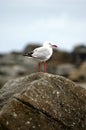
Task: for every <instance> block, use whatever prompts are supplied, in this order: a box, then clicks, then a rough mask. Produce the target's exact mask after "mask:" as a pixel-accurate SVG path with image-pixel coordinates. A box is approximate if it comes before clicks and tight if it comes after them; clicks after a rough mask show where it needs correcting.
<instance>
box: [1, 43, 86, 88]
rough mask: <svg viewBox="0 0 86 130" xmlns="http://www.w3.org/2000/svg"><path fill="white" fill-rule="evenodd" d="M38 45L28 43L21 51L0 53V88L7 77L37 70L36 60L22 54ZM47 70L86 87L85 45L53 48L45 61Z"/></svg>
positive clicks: (14, 76) (10, 77)
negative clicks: (67, 49) (71, 47)
mask: <svg viewBox="0 0 86 130" xmlns="http://www.w3.org/2000/svg"><path fill="white" fill-rule="evenodd" d="M39 46H40V44H39V43H38V44H37V43H36V44H34V43H33V44H32V43H28V44H27V46H26V47H25V48H24V50H23V51H21V52H10V53H6V54H0V88H1V87H2V86H3V85H4V84H5V82H6V81H8V80H9V79H12V78H16V77H20V76H24V75H28V74H31V73H34V72H37V62H36V61H34V60H33V59H31V58H28V57H25V56H23V54H24V53H26V52H28V51H31V50H33V49H34V48H36V47H39ZM41 70H42V71H43V64H41ZM47 72H49V73H53V74H59V75H62V76H65V77H67V78H69V79H71V80H73V81H75V82H77V83H79V84H81V85H82V86H83V87H86V46H84V45H83V44H80V45H78V46H76V47H75V48H74V49H73V50H72V52H66V51H62V50H58V49H57V50H54V53H53V56H52V58H51V59H50V60H49V61H48V62H47Z"/></svg>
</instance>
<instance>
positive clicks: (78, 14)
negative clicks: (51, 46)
mask: <svg viewBox="0 0 86 130" xmlns="http://www.w3.org/2000/svg"><path fill="white" fill-rule="evenodd" d="M85 35H86V0H0V46H1V47H0V52H3V51H4V52H5V51H6V52H7V51H11V50H16V49H17V50H21V49H23V47H24V46H25V45H26V43H28V42H30V41H34V42H41V43H42V42H44V41H45V40H51V41H53V42H55V43H57V44H58V46H59V48H60V49H66V50H71V48H72V47H73V46H75V45H76V44H77V43H80V42H81V43H84V44H85V45H86V36H85Z"/></svg>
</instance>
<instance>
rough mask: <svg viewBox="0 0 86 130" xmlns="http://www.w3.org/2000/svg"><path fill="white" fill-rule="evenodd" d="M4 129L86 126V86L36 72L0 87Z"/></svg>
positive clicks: (76, 129)
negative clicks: (82, 86)
mask: <svg viewBox="0 0 86 130" xmlns="http://www.w3.org/2000/svg"><path fill="white" fill-rule="evenodd" d="M0 108H1V111H0V123H1V124H0V129H1V130H57V129H58V130H85V128H86V89H84V88H81V87H80V86H79V85H77V84H75V83H73V82H72V81H70V80H68V79H66V78H63V77H62V76H58V75H52V74H48V73H46V74H44V73H34V74H31V75H29V76H25V77H22V78H17V79H13V80H10V81H8V82H7V83H6V84H5V85H4V86H3V88H2V89H1V90H0Z"/></svg>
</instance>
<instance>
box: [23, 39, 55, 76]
mask: <svg viewBox="0 0 86 130" xmlns="http://www.w3.org/2000/svg"><path fill="white" fill-rule="evenodd" d="M53 48H57V45H53V44H52V42H51V41H45V42H44V43H43V46H41V47H38V48H35V49H34V50H33V51H30V52H28V53H26V54H25V55H24V56H28V57H32V58H33V59H35V60H36V61H37V62H38V72H40V63H41V62H43V63H44V73H45V72H46V61H47V60H49V59H50V57H51V56H52V54H53Z"/></svg>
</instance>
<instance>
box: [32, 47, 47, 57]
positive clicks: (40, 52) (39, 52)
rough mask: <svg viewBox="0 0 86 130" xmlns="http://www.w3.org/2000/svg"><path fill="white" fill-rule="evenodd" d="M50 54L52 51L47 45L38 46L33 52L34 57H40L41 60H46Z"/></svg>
mask: <svg viewBox="0 0 86 130" xmlns="http://www.w3.org/2000/svg"><path fill="white" fill-rule="evenodd" d="M49 56H50V52H49V50H48V49H47V48H45V47H40V48H36V49H35V50H34V53H33V54H32V57H34V58H37V59H40V60H45V59H47V58H48V57H49Z"/></svg>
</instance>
